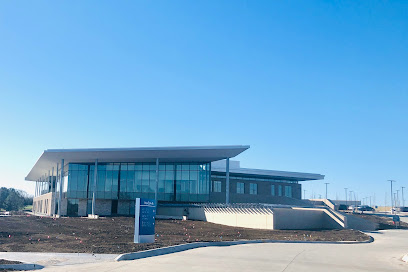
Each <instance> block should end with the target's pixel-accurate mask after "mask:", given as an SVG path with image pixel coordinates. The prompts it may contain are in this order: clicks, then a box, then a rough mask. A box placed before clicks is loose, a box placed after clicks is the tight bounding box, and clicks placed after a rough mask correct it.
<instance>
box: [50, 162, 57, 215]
mask: <svg viewBox="0 0 408 272" xmlns="http://www.w3.org/2000/svg"><path fill="white" fill-rule="evenodd" d="M55 181H56V180H55V179H54V166H53V167H52V171H51V213H50V214H51V215H55V188H56V184H55Z"/></svg>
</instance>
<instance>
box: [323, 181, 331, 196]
mask: <svg viewBox="0 0 408 272" xmlns="http://www.w3.org/2000/svg"><path fill="white" fill-rule="evenodd" d="M324 184H326V199H327V184H330V183H328V182H325V183H324Z"/></svg>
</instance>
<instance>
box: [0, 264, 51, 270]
mask: <svg viewBox="0 0 408 272" xmlns="http://www.w3.org/2000/svg"><path fill="white" fill-rule="evenodd" d="M43 268H44V266H42V265H39V264H0V269H13V270H38V269H43Z"/></svg>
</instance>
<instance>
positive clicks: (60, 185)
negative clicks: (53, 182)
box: [58, 159, 64, 217]
mask: <svg viewBox="0 0 408 272" xmlns="http://www.w3.org/2000/svg"><path fill="white" fill-rule="evenodd" d="M63 181H64V159H62V160H61V174H60V184H59V192H58V217H61V199H62V182H63Z"/></svg>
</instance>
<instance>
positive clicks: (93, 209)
mask: <svg viewBox="0 0 408 272" xmlns="http://www.w3.org/2000/svg"><path fill="white" fill-rule="evenodd" d="M97 180H98V160H97V159H96V160H95V169H94V184H93V192H92V215H95V197H96V181H97Z"/></svg>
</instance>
